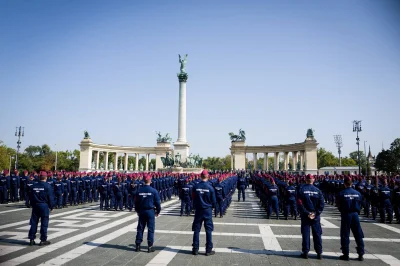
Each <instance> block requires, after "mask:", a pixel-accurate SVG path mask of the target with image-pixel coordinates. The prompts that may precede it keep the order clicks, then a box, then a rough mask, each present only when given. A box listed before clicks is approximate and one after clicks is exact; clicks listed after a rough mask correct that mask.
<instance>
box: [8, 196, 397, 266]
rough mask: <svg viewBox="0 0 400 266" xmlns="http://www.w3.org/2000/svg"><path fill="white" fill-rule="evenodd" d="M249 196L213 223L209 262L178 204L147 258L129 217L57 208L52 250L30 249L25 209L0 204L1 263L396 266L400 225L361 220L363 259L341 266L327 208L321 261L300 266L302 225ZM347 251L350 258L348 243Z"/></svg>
mask: <svg viewBox="0 0 400 266" xmlns="http://www.w3.org/2000/svg"><path fill="white" fill-rule="evenodd" d="M246 195H247V200H246V201H245V202H237V201H236V200H237V196H236V194H235V195H234V198H233V199H234V201H233V202H232V204H231V206H230V208H229V209H228V211H227V214H226V215H225V216H224V217H223V218H215V219H214V225H215V231H214V233H213V242H214V248H215V251H216V254H215V255H214V256H211V257H206V256H204V245H205V235H204V231H203V233H202V234H201V235H200V242H201V246H203V248H201V249H200V253H201V254H200V255H199V256H193V255H192V254H191V249H192V247H191V244H192V231H191V224H192V221H193V216H190V217H186V216H184V217H180V216H179V211H180V202H179V200H177V199H173V200H171V201H168V202H165V203H163V204H162V208H163V211H162V212H161V215H160V216H159V217H158V218H157V220H156V233H155V238H156V239H155V246H156V252H154V253H151V254H148V253H146V252H140V253H136V252H134V251H133V249H134V242H135V241H134V240H135V234H136V225H137V215H136V214H135V213H133V212H126V211H123V212H100V211H99V208H98V206H97V205H95V204H87V205H83V206H79V207H70V208H68V209H62V210H54V212H53V213H52V214H51V216H50V227H49V232H48V233H49V237H48V238H49V240H50V241H51V243H52V244H51V245H49V246H46V247H39V246H34V247H30V246H28V242H29V241H28V239H27V235H28V230H29V217H30V212H31V211H30V209H26V208H23V205H22V204H8V205H1V206H0V265H39V264H44V265H191V266H192V265H265V264H280V265H322V264H324V265H352V264H354V265H360V264H364V265H388V264H389V265H400V260H399V259H400V225H397V224H392V225H383V224H379V223H375V222H373V221H371V220H369V219H363V220H362V227H363V230H364V234H365V239H364V240H365V249H366V254H365V261H364V262H358V261H357V260H355V258H356V254H354V253H353V254H351V256H352V258H353V259H352V260H351V261H350V262H343V261H340V260H339V259H338V256H339V255H341V252H340V236H339V226H340V216H339V213H338V211H337V210H336V208H334V207H332V206H326V208H325V211H324V213H323V215H322V219H321V223H322V227H323V249H324V253H323V255H324V260H322V261H319V260H317V259H316V256H315V254H313V253H310V254H311V255H310V258H309V259H308V260H304V259H301V258H299V254H300V249H301V234H300V221H299V220H297V221H294V220H289V221H285V220H282V219H281V220H276V219H270V220H267V219H266V214H265V212H264V211H263V210H261V209H260V207H259V204H258V199H257V198H256V197H255V195H254V192H252V191H251V190H250V189H248V190H247V191H246ZM203 230H204V229H203ZM37 236H39V235H37ZM145 237H146V234H145ZM143 249H144V250H146V249H147V247H146V240H145V241H144V242H143ZM350 251H351V252H355V243H354V241H353V240H352V241H351V246H350Z"/></svg>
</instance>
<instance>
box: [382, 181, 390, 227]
mask: <svg viewBox="0 0 400 266" xmlns="http://www.w3.org/2000/svg"><path fill="white" fill-rule="evenodd" d="M391 199H392V190H391V189H390V188H389V187H388V182H387V180H386V179H384V180H383V184H382V187H381V188H380V189H379V213H380V216H381V223H386V218H387V221H388V223H389V224H391V223H392V220H393V207H392V202H391ZM386 214H387V217H386Z"/></svg>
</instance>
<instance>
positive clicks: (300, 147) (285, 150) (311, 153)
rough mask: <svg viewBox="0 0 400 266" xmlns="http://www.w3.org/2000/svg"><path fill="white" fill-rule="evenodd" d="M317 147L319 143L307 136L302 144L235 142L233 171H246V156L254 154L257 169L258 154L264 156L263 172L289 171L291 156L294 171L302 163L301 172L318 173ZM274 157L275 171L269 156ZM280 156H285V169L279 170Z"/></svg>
mask: <svg viewBox="0 0 400 266" xmlns="http://www.w3.org/2000/svg"><path fill="white" fill-rule="evenodd" d="M317 146H318V143H317V141H316V140H315V139H314V137H313V136H307V138H306V140H305V141H304V142H301V143H294V144H285V145H273V146H265V145H263V146H246V145H245V142H244V141H233V142H232V146H231V148H230V150H231V165H232V169H233V170H240V169H246V165H245V164H246V154H248V153H252V154H253V160H254V166H255V168H257V156H258V154H260V153H261V154H264V165H263V170H274V171H276V170H283V171H288V169H289V154H290V155H291V156H292V159H293V170H297V169H296V168H297V163H298V162H299V161H300V169H299V171H302V172H305V173H307V174H308V173H312V174H315V173H317V171H318V169H317ZM271 153H272V154H273V156H274V165H273V169H269V165H268V157H269V154H271ZM280 154H283V160H284V163H283V169H279V159H280Z"/></svg>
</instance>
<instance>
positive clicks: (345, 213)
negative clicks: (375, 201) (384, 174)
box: [336, 177, 364, 261]
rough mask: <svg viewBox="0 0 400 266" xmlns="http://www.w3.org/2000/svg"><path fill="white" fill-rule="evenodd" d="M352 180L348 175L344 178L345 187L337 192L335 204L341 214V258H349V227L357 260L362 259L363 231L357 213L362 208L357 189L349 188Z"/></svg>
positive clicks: (360, 197)
mask: <svg viewBox="0 0 400 266" xmlns="http://www.w3.org/2000/svg"><path fill="white" fill-rule="evenodd" d="M351 185H352V181H351V179H350V178H349V177H345V179H344V187H345V189H344V190H342V191H341V192H339V195H338V198H337V199H336V200H337V202H336V204H337V206H338V208H339V211H340V214H341V224H340V243H341V246H342V252H343V255H342V256H340V259H341V260H346V261H348V260H349V252H350V251H349V245H350V238H349V236H350V229H351V231H352V232H353V235H354V239H355V241H356V244H357V247H356V249H357V253H358V260H359V261H363V260H364V258H363V255H364V241H363V238H364V233H363V231H362V229H361V225H360V219H359V217H358V213H359V212H360V211H361V208H362V196H361V193H360V192H358V191H357V190H355V189H353V188H351Z"/></svg>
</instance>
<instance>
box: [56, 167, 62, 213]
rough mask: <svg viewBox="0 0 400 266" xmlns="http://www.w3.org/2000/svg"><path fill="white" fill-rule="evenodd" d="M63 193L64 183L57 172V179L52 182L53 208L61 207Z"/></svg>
mask: <svg viewBox="0 0 400 266" xmlns="http://www.w3.org/2000/svg"><path fill="white" fill-rule="evenodd" d="M63 193H64V183H63V182H62V180H61V173H59V174H58V176H57V180H56V181H55V182H54V196H55V209H62V204H63V202H62V201H63Z"/></svg>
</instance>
